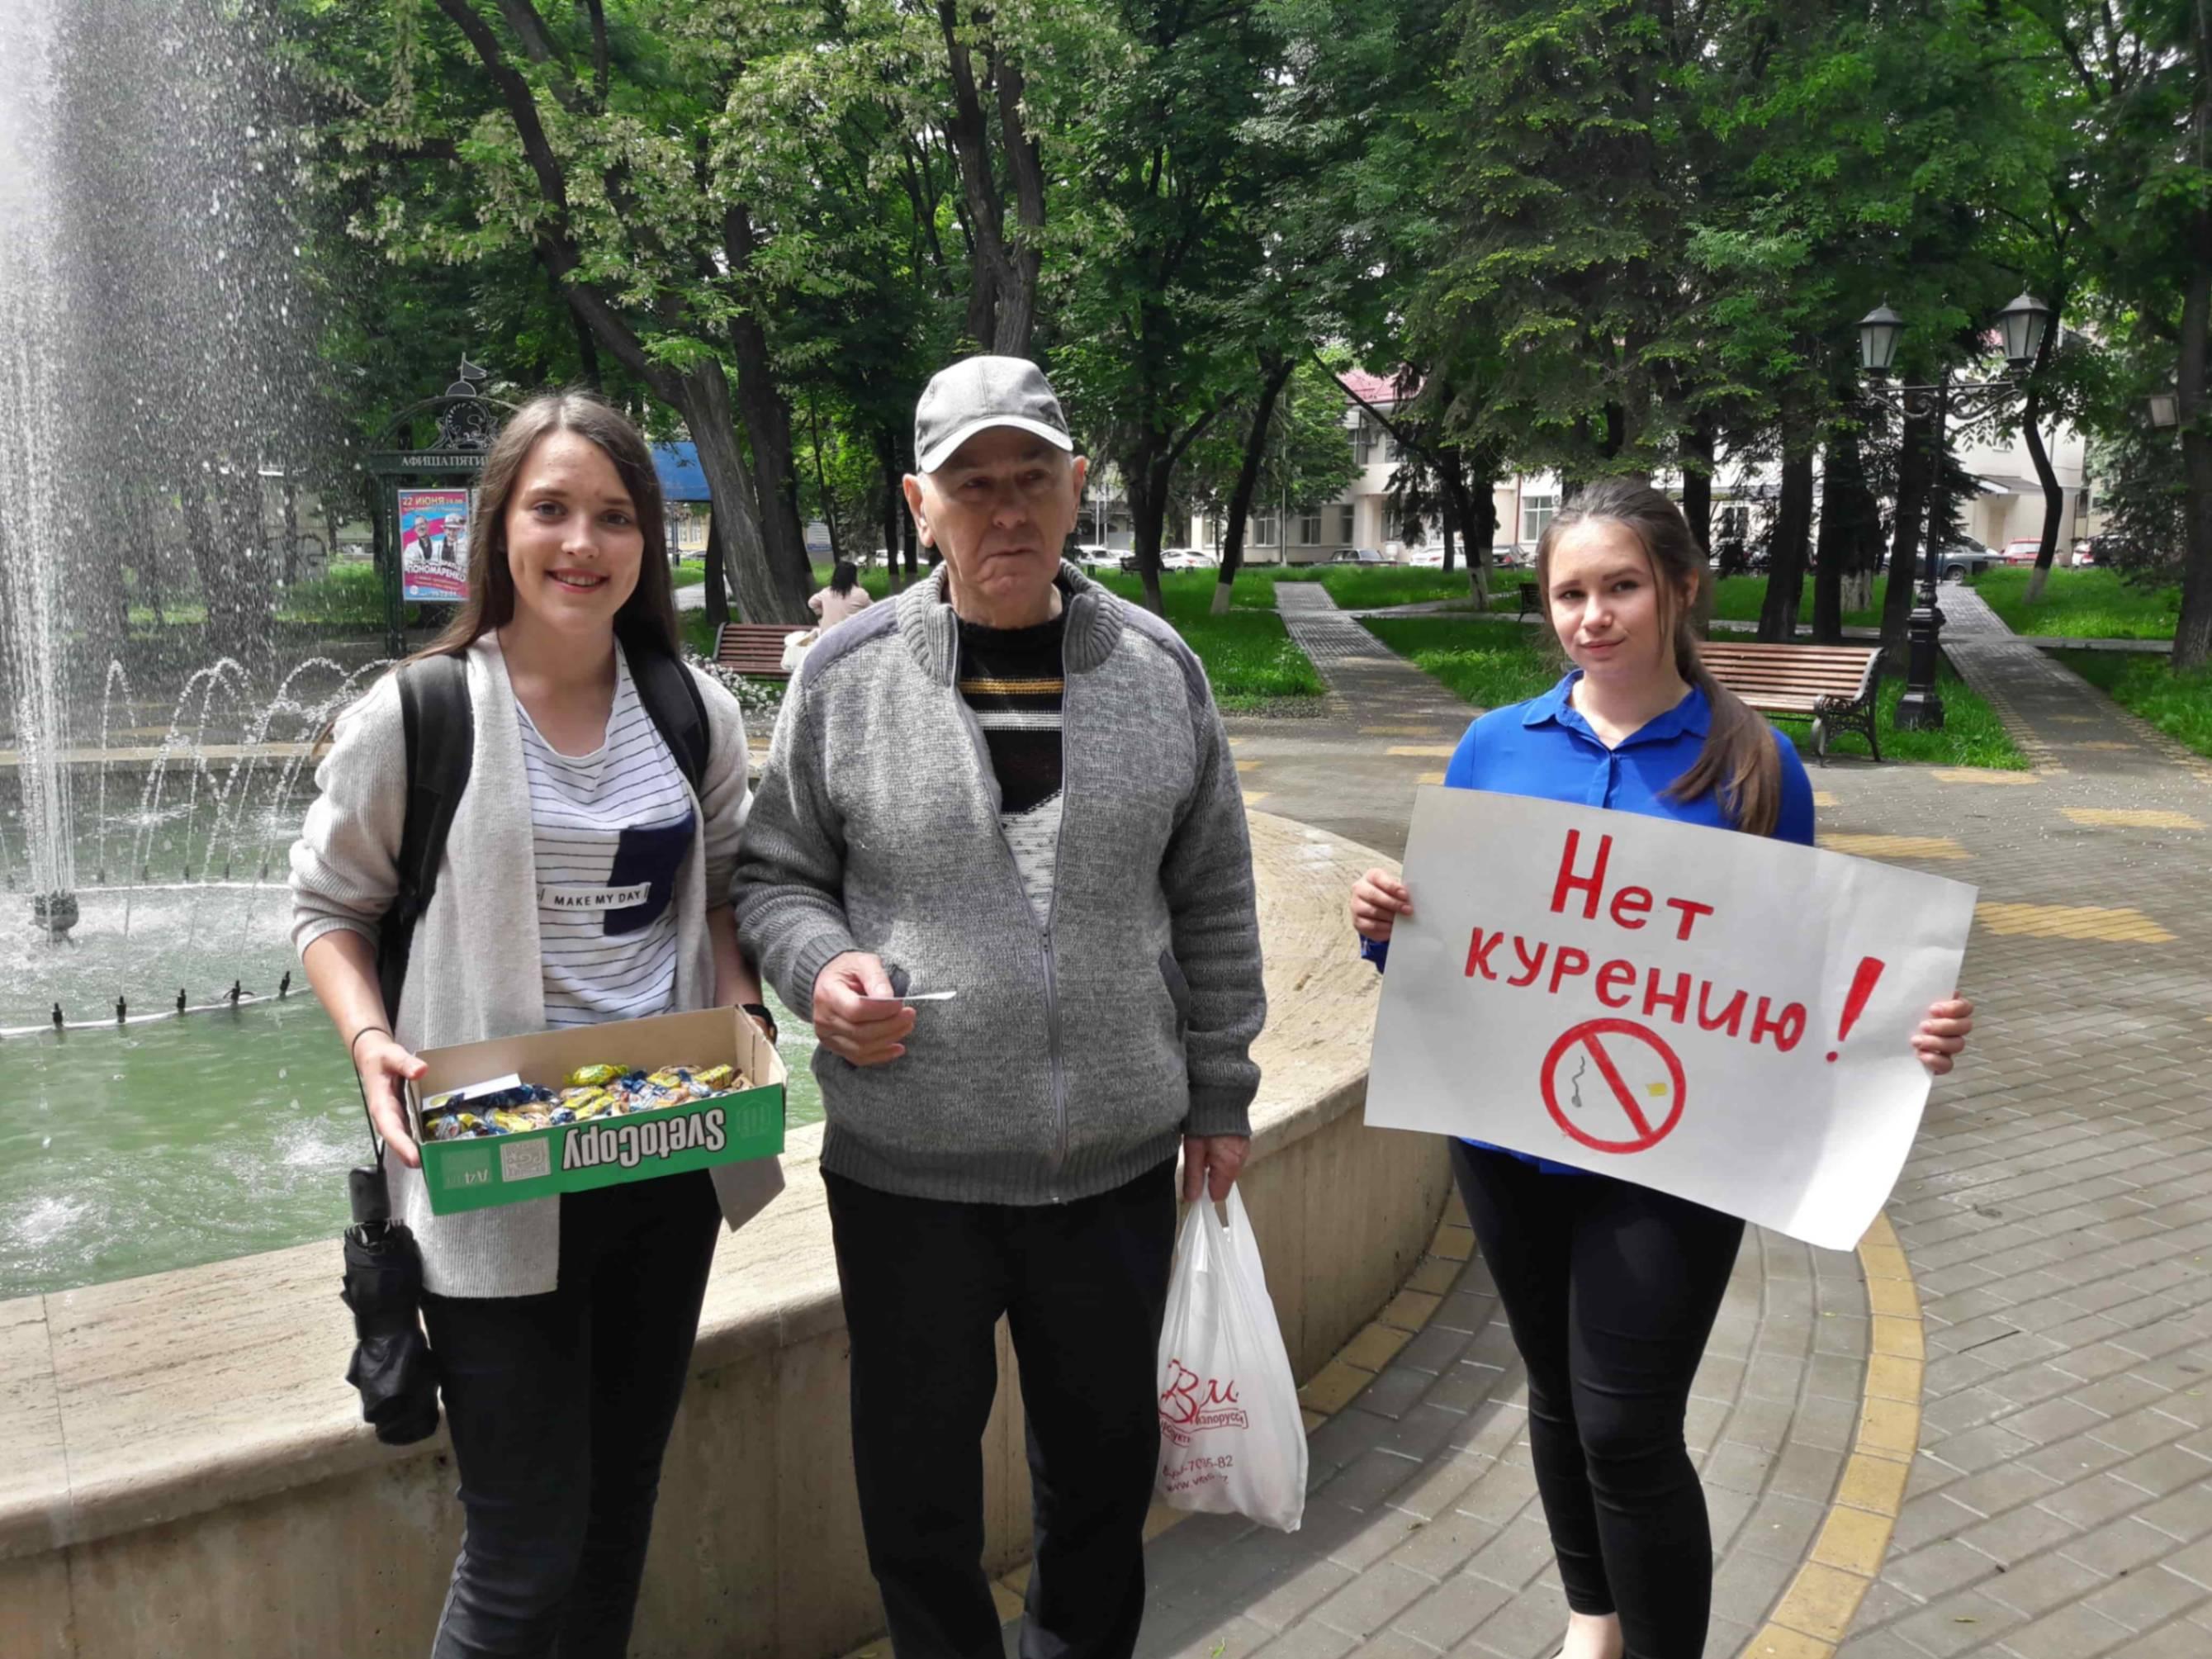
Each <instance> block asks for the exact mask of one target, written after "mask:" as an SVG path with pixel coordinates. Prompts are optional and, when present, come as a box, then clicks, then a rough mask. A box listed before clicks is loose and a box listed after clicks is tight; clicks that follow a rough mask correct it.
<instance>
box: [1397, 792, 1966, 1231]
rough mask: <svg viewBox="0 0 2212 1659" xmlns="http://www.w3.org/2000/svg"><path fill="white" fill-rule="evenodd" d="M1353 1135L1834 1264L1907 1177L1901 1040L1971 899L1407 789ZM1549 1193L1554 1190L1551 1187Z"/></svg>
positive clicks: (1958, 936) (1767, 853) (1581, 815)
mask: <svg viewBox="0 0 2212 1659" xmlns="http://www.w3.org/2000/svg"><path fill="white" fill-rule="evenodd" d="M1405 877H1406V885H1407V890H1408V892H1410V893H1411V895H1412V896H1413V916H1412V917H1411V918H1410V919H1408V918H1401V919H1400V921H1399V922H1398V924H1397V926H1396V927H1395V929H1394V931H1393V934H1392V938H1391V941H1390V957H1389V972H1388V973H1387V974H1386V975H1384V977H1383V1000H1382V1007H1381V1009H1380V1011H1379V1012H1378V1013H1377V1015H1376V1024H1375V1052H1374V1060H1373V1064H1372V1067H1371V1069H1370V1073H1369V1078H1368V1085H1367V1121H1368V1122H1369V1124H1370V1125H1372V1126H1376V1127H1384V1128H1394V1129H1425V1130H1431V1131H1435V1132H1437V1133H1444V1134H1452V1135H1463V1136H1466V1137H1468V1138H1469V1139H1476V1140H1483V1141H1487V1142H1489V1143H1491V1144H1492V1145H1493V1146H1504V1147H1506V1148H1509V1149H1510V1150H1511V1151H1514V1152H1532V1153H1534V1154H1536V1155H1537V1156H1538V1157H1541V1158H1550V1159H1552V1160H1553V1161H1555V1162H1558V1163H1561V1164H1573V1165H1575V1166H1576V1167H1577V1168H1580V1169H1585V1170H1600V1171H1602V1172H1603V1173H1605V1174H1607V1175H1613V1176H1620V1178H1621V1179H1623V1180H1626V1181H1633V1182H1637V1183H1638V1184H1639V1185H1642V1186H1646V1187H1652V1188H1657V1189H1659V1190H1660V1191H1662V1192H1668V1193H1672V1194H1676V1195H1677V1196H1679V1197H1682V1198H1687V1199H1692V1200H1695V1201H1696V1202H1698V1203H1700V1204H1704V1205H1706V1206H1710V1207H1711V1208H1713V1209H1716V1210H1722V1211H1725V1212H1728V1213H1729V1214H1731V1215H1738V1216H1741V1217H1743V1218H1745V1219H1746V1220H1748V1221H1753V1222H1756V1223H1758V1224H1759V1225H1761V1226H1765V1227H1771V1228H1773V1229H1774V1230H1776V1231H1779V1232H1784V1233H1788V1234H1789V1235H1790V1236H1791V1237H1796V1238H1801V1239H1803V1240H1805V1241H1806V1242H1807V1243H1811V1244H1815V1245H1819V1246H1821V1247H1823V1248H1825V1249H1836V1250H1847V1249H1852V1248H1853V1247H1854V1246H1856V1245H1857V1243H1858V1242H1859V1237H1860V1235H1861V1234H1863V1232H1864V1231H1866V1229H1867V1226H1868V1225H1869V1223H1870V1222H1872V1221H1873V1219H1874V1218H1875V1213H1876V1212H1878V1211H1879V1210H1880V1209H1881V1206H1882V1204H1883V1203H1884V1201H1885V1200H1887V1198H1888V1196H1889V1192H1890V1188H1892V1187H1893V1186H1894V1185H1895V1184H1896V1181H1897V1175H1898V1171H1899V1170H1900V1169H1901V1168H1903V1166H1904V1164H1905V1155H1906V1153H1907V1152H1910V1151H1911V1146H1912V1138H1913V1135H1914V1133H1916V1132H1917V1130H1918V1128H1919V1126H1920V1114H1921V1111H1922V1109H1923V1107H1924V1106H1925V1105H1926V1104H1927V1102H1928V1087H1929V1078H1928V1074H1927V1073H1926V1072H1925V1071H1924V1070H1923V1068H1922V1066H1921V1065H1920V1062H1919V1061H1918V1060H1917V1059H1916V1058H1915V1057H1914V1055H1913V1052H1912V1049H1911V1035H1912V1032H1913V1031H1914V1030H1915V1029H1916V1028H1917V1026H1918V1025H1919V1024H1920V1022H1921V1020H1922V1019H1923V1018H1924V1017H1925V1015H1926V1013H1927V1010H1928V1006H1929V1004H1930V1003H1932V1002H1935V1001H1937V1000H1941V999H1942V998H1944V997H1947V996H1948V995H1949V994H1951V992H1952V991H1953V989H1954V987H1956V986H1957V985H1958V982H1959V964H1960V959H1961V957H1963V956H1964V955H1965V952H1966V933H1967V930H1968V928H1969V927H1971V926H1972V922H1973V915H1974V895H1975V890H1974V889H1973V888H1972V887H1969V886H1966V885H1965V884H1961V883H1959V882H1954V881H1946V880H1944V879H1942V878H1941V877H1937V876H1929V875H1923V874H1921V873H1920V872H1917V871H1911V870H1899V869H1895V868H1893V867H1891V866H1887V865H1881V864H1875V863H1870V862H1869V861H1868V860H1863V859H1855V858H1846V857H1844V855H1842V854H1837V853H1824V852H1820V851H1818V850H1815V849H1814V848H1805V847H1798V846H1794V845H1791V844H1790V843H1788V842H1778V841H1774V840H1771V839H1768V838H1766V837H1763V836H1744V835H1737V834H1735V833H1733V832H1731V831H1729V830H1723V829H1704V828H1701V827H1699V826H1696V825H1692V824H1685V823H1674V822H1673V821H1671V820H1668V819H1664V818H1652V817H1642V816H1640V815H1637V814H1632V813H1626V812H1612V811H1601V810H1600V809H1597V808H1594V807H1583V806H1567V805H1561V804H1559V802H1556V801H1547V800H1534V799H1528V797H1525V796H1520V795H1494V794H1488V793H1482V792H1480V791H1477V790H1468V789H1441V788H1435V787H1431V788H1425V789H1423V790H1421V791H1420V792H1419V794H1418V796H1417V797H1416V799H1415V802H1414V806H1413V828H1412V833H1411V835H1410V836H1409V837H1408V839H1407V848H1406V866H1405ZM1563 1178H1565V1177H1563Z"/></svg>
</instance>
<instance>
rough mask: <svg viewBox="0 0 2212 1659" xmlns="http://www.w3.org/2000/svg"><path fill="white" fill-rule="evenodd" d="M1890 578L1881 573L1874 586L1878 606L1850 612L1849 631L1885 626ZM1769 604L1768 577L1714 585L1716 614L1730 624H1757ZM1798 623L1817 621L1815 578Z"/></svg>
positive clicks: (1809, 581) (1803, 594)
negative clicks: (1884, 592) (1886, 589)
mask: <svg viewBox="0 0 2212 1659" xmlns="http://www.w3.org/2000/svg"><path fill="white" fill-rule="evenodd" d="M1884 580H1886V578H1884V577H1882V576H1881V575H1879V574H1877V575H1876V576H1875V584H1874V605H1873V607H1872V608H1871V609H1869V610H1866V611H1845V612H1844V627H1846V628H1879V627H1881V589H1882V583H1883V581H1884ZM1765 603H1766V578H1765V577H1764V576H1723V577H1722V578H1720V580H1717V581H1716V582H1715V583H1714V584H1713V615H1714V616H1716V617H1720V618H1721V619H1722V620H1723V621H1726V622H1757V621H1758V620H1759V606H1761V605H1765ZM1797 620H1798V621H1799V622H1801V623H1806V624H1808V626H1809V625H1810V623H1812V620H1813V578H1812V576H1811V575H1810V574H1808V575H1807V576H1806V578H1805V586H1804V588H1803V590H1802V592H1801V593H1800V594H1799V597H1798V601H1797Z"/></svg>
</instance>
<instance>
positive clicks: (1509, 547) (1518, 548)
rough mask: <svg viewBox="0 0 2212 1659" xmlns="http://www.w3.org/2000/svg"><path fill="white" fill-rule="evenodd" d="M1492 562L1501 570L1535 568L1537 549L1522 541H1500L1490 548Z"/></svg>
mask: <svg viewBox="0 0 2212 1659" xmlns="http://www.w3.org/2000/svg"><path fill="white" fill-rule="evenodd" d="M1490 562H1491V563H1492V565H1493V566H1495V567H1496V568H1498V569H1500V570H1533V569H1534V568H1535V565H1536V550H1535V549H1534V547H1530V546H1528V545H1526V544H1522V543H1520V542H1500V543H1498V544H1497V545H1496V546H1495V547H1493V548H1492V549H1491V550H1490Z"/></svg>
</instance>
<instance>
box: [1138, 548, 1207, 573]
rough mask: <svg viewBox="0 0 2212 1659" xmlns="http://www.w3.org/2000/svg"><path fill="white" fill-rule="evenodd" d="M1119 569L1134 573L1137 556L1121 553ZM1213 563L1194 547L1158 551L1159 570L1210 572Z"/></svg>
mask: <svg viewBox="0 0 2212 1659" xmlns="http://www.w3.org/2000/svg"><path fill="white" fill-rule="evenodd" d="M1117 562H1119V563H1120V565H1121V568H1122V569H1124V570H1127V571H1130V572H1134V571H1135V569H1136V568H1137V556H1136V555H1135V554H1134V553H1133V552H1132V553H1123V554H1121V555H1119V556H1118V561H1117ZM1213 565H1214V562H1213V561H1212V559H1210V558H1208V557H1207V556H1206V555H1205V554H1203V553H1201V552H1200V551H1199V550H1197V549H1196V548H1194V547H1164V548H1162V549H1161V550H1160V568H1161V569H1163V570H1211V569H1212V568H1213Z"/></svg>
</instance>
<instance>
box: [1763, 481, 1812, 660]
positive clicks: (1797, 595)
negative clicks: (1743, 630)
mask: <svg viewBox="0 0 2212 1659" xmlns="http://www.w3.org/2000/svg"><path fill="white" fill-rule="evenodd" d="M1784 442H1785V445H1786V444H1787V442H1788V439H1787V438H1785V440H1784ZM1812 529H1813V452H1812V450H1811V448H1810V447H1807V448H1806V449H1805V450H1804V451H1803V453H1800V454H1796V455H1792V454H1790V453H1788V450H1787V448H1786V447H1785V449H1784V454H1783V460H1782V501H1781V504H1780V510H1779V511H1778V513H1777V515H1776V523H1775V526H1774V552H1773V556H1771V558H1770V559H1769V560H1768V561H1767V566H1766V599H1765V603H1764V604H1762V605H1760V606H1759V638H1760V639H1762V640H1767V641H1781V642H1784V643H1787V642H1788V641H1791V640H1794V639H1796V637H1797V607H1798V604H1799V602H1800V600H1801V599H1802V596H1803V593H1804V588H1805V551H1806V544H1807V543H1808V539H1809V538H1810V537H1811V534H1812Z"/></svg>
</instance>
